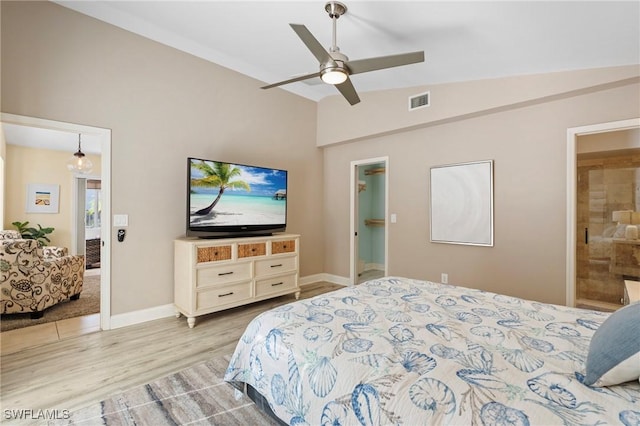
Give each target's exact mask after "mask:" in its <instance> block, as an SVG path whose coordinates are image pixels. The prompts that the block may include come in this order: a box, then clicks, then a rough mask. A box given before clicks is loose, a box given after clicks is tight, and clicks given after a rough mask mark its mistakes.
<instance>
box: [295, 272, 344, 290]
mask: <svg viewBox="0 0 640 426" xmlns="http://www.w3.org/2000/svg"><path fill="white" fill-rule="evenodd" d="M321 281H326V282H329V283H332V284H339V285H343V286H346V287H349V286H351V282H350V279H349V277H341V276H339V275H333V274H326V273H322V274H315V275H309V276H306V277H304V278H300V285H301V286H306V285H310V284H314V283H317V282H321Z"/></svg>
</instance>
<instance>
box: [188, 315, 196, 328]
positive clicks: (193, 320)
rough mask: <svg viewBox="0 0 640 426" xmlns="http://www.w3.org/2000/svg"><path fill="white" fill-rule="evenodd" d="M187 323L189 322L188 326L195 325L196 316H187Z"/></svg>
mask: <svg viewBox="0 0 640 426" xmlns="http://www.w3.org/2000/svg"><path fill="white" fill-rule="evenodd" d="M187 324H189V328H193V327H195V325H196V317H187Z"/></svg>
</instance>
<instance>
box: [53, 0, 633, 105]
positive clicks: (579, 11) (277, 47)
mask: <svg viewBox="0 0 640 426" xmlns="http://www.w3.org/2000/svg"><path fill="white" fill-rule="evenodd" d="M56 3H59V4H61V5H63V6H66V7H68V8H71V9H74V10H76V11H79V12H81V13H84V14H86V15H89V16H93V17H95V18H97V19H100V20H103V21H105V22H108V23H111V24H113V25H116V26H119V27H122V28H124V29H126V30H129V31H131V32H134V33H137V34H140V35H143V36H145V37H148V38H150V39H153V40H156V41H159V42H161V43H164V44H167V45H169V46H173V47H175V48H177V49H180V50H184V51H186V52H190V53H192V54H193V55H196V56H199V57H201V58H204V59H207V60H210V61H212V62H215V63H217V64H220V65H223V66H225V67H227V68H231V69H233V70H235V71H238V72H240V73H242V74H245V75H248V76H251V77H254V78H256V79H258V80H260V81H263V82H265V83H275V82H279V81H282V80H286V79H289V78H292V77H294V76H297V75H301V74H307V73H312V72H317V71H318V63H317V61H316V59H315V58H314V56H313V55H312V54H311V52H309V50H308V49H307V48H306V47H305V45H304V44H303V43H302V41H301V40H300V39H299V38H298V36H297V35H296V34H295V33H294V31H293V30H292V29H291V27H289V23H296V24H303V25H305V26H306V27H307V28H308V29H309V30H310V31H311V32H312V33H313V34H314V35H315V37H316V39H318V41H319V42H320V43H321V44H322V45H323V46H325V47H326V48H329V46H330V45H331V31H332V30H331V28H332V23H331V19H330V18H329V16H328V14H327V13H326V12H325V10H324V6H325V3H326V1H323V0H320V1H312V0H307V1H65V0H62V1H56ZM342 3H344V4H345V5H346V6H347V8H348V11H347V13H346V14H345V15H343V16H342V17H340V18H339V19H338V22H337V26H338V28H337V45H338V46H339V47H340V49H341V52H342V53H343V54H345V55H347V56H348V57H349V58H350V59H352V60H354V59H363V58H369V57H375V56H385V55H391V54H398V53H404V52H410V51H416V50H424V52H425V62H424V63H421V64H414V65H408V66H405V67H398V68H393V69H389V70H381V71H374V72H370V73H366V74H358V75H355V76H353V77H352V81H353V84H354V86H355V88H356V90H357V91H359V92H363V91H371V90H381V89H391V88H398V87H410V86H420V85H430V84H438V83H445V82H455V81H465V80H478V79H485V78H494V77H503V76H509V75H517V74H534V73H545V72H553V71H564V70H572V69H581V68H596V67H607V66H616V65H630V64H639V63H640V2H638V1H623V2H612V1H601V2H596V1H567V2H560V1H549V2H542V1H493V2H481V1H466V2H459V1H371V0H369V1H362V0H360V1H354V0H344V1H343V2H342ZM308 83H312V84H311V85H310V84H308ZM281 87H282V89H284V90H289V91H291V92H294V93H297V94H299V95H302V96H305V97H307V98H309V99H313V100H319V99H322V98H323V97H325V96H327V95H335V94H337V93H338V92H337V91H336V89H335V88H334V87H332V86H328V85H325V84H322V83H319V79H316V78H314V79H313V80H307V81H306V82H298V83H293V84H290V85H286V86H281ZM269 90H280V89H269Z"/></svg>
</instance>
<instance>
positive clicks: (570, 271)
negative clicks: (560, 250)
mask: <svg viewBox="0 0 640 426" xmlns="http://www.w3.org/2000/svg"><path fill="white" fill-rule="evenodd" d="M637 128H640V118H632V119H628V120H620V121H611V122H608V123H598V124H592V125H588V126H580V127H571V128H568V129H567V249H566V250H567V269H566V279H567V284H566V301H565V304H566V305H567V306H575V304H576V272H577V270H576V226H577V223H578V222H577V221H578V216H577V202H578V201H577V185H578V177H577V176H578V162H577V143H578V137H579V136H584V135H592V134H596V133H606V132H614V131H618V130H630V129H637Z"/></svg>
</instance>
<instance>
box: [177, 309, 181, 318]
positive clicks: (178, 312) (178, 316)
mask: <svg viewBox="0 0 640 426" xmlns="http://www.w3.org/2000/svg"><path fill="white" fill-rule="evenodd" d="M180 315H182V314H181V313H180V311H179V310H177V309H176V318H180Z"/></svg>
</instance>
